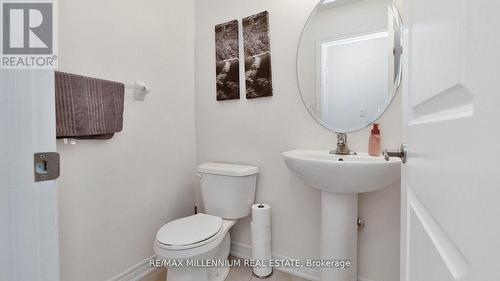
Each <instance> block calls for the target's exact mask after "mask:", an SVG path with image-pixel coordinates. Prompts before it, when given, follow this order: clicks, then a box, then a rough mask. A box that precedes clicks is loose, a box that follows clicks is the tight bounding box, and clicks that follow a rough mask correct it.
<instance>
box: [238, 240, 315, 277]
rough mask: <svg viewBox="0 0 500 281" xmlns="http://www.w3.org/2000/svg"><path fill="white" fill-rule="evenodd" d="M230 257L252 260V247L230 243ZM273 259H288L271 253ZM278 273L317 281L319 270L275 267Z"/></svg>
mask: <svg viewBox="0 0 500 281" xmlns="http://www.w3.org/2000/svg"><path fill="white" fill-rule="evenodd" d="M231 255H233V256H235V257H238V258H241V259H251V258H252V247H250V246H249V245H246V244H243V243H238V242H231ZM273 258H275V259H280V260H281V259H290V258H288V257H285V256H283V255H280V254H276V253H273ZM275 269H276V270H278V271H281V272H285V273H288V274H290V275H293V276H297V277H300V278H304V279H306V280H311V281H319V270H318V269H313V268H305V267H303V268H289V267H277V268H275Z"/></svg>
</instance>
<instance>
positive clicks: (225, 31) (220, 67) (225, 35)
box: [215, 20, 240, 101]
mask: <svg viewBox="0 0 500 281" xmlns="http://www.w3.org/2000/svg"><path fill="white" fill-rule="evenodd" d="M215 50H216V73H217V100H219V101H221V100H234V99H239V98H240V60H239V47H238V21H237V20H233V21H230V22H226V23H223V24H219V25H216V26H215Z"/></svg>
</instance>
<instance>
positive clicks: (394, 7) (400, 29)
mask: <svg viewBox="0 0 500 281" xmlns="http://www.w3.org/2000/svg"><path fill="white" fill-rule="evenodd" d="M323 1H324V0H320V1H319V3H318V4H316V6H315V7H314V9H313V10H312V11H311V13H310V15H309V17H308V18H307V21H306V22H305V23H304V27H303V28H302V32H301V34H300V39H299V46H298V47H297V55H296V66H295V68H296V69H295V75H296V78H297V86H298V88H299V94H300V99H301V100H302V104H303V105H304V107H305V108H306V110H307V112H308V113H309V115H311V117H312V118H313V119H314V120H315V121H316V122H318V124H320V125H321V126H322V127H323V128H325V129H327V130H329V131H331V132H333V133H335V134H345V133H355V132H359V131H362V130H364V129H366V128H368V127H370V126H371V125H373V124H374V123H376V122H377V121H378V120H380V118H382V116H383V115H384V113H385V112H386V111H387V110H388V109H389V107H390V106H391V104H392V102H393V101H394V99H395V98H396V95H397V94H398V92H399V89H400V88H401V82H402V80H403V63H404V56H403V53H404V46H405V44H404V43H405V40H404V38H403V30H404V29H403V19H402V17H401V14H400V13H399V9H398V7H397V6H396V4H395V3H394V1H392V0H391V1H389V2H390V3H389V7H390V8H391V9H392V11H393V12H394V13H395V15H396V17H395V18H397V19H398V21H399V33H400V34H401V38H400V39H401V54H400V56H401V57H400V63H399V75H398V77H397V86H396V87H394V91H393V93H392V97H391V99H390V100H388V102H387V106H386V107H385V108H384V110H382V112H381V113H380V115H379V116H378V117H377V118H376V119H375V120H373V121H372V122H371V123H369V124H367V125H366V126H363V127H361V128H360V129H356V130H346V131H344V130H338V129H335V128H333V127H332V126H331V125H329V124H328V123H327V122H325V121H323V120H321V118H320V117H318V116H316V114H314V113H313V112H312V111H311V110H310V109H309V107H308V106H307V103H306V101H305V100H304V95H303V94H302V89H301V88H300V76H299V56H300V47H301V42H302V38H304V34H305V32H306V28H307V25H308V24H309V22H310V21H311V20H312V17H313V16H314V15H315V14H316V12H317V11H318V9H319V7H320V4H321V3H322V2H323Z"/></svg>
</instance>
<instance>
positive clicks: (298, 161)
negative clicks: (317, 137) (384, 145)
mask: <svg viewBox="0 0 500 281" xmlns="http://www.w3.org/2000/svg"><path fill="white" fill-rule="evenodd" d="M283 158H284V160H285V163H286V165H287V166H288V168H289V169H290V170H291V171H292V172H293V173H294V174H295V175H297V176H298V177H299V178H301V179H302V180H303V181H305V182H306V183H307V184H308V185H310V186H312V187H314V188H318V189H321V190H322V191H326V192H334V193H364V192H371V191H376V190H380V189H383V188H385V187H387V186H389V185H391V184H392V183H394V182H395V181H397V180H398V179H399V178H400V172H401V160H400V159H399V158H391V159H390V160H389V161H386V160H385V159H384V158H383V157H373V156H369V155H368V154H358V155H345V156H344V155H332V154H330V153H329V152H328V151H321V150H292V151H287V152H285V153H283Z"/></svg>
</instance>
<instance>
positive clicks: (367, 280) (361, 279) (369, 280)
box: [358, 277, 374, 281]
mask: <svg viewBox="0 0 500 281" xmlns="http://www.w3.org/2000/svg"><path fill="white" fill-rule="evenodd" d="M358 281H374V280H371V279H367V278H364V277H358Z"/></svg>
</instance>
